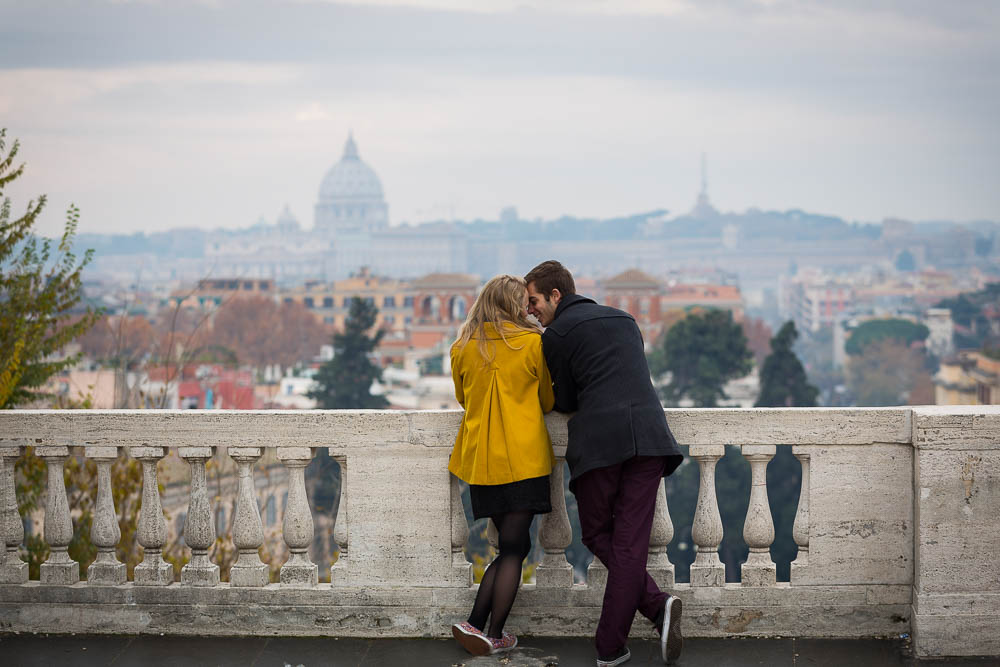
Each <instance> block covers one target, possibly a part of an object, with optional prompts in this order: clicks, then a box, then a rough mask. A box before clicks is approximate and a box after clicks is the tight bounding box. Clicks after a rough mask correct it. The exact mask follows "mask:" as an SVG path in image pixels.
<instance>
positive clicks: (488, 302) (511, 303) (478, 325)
mask: <svg viewBox="0 0 1000 667" xmlns="http://www.w3.org/2000/svg"><path fill="white" fill-rule="evenodd" d="M526 292H527V286H526V285H525V282H524V281H523V280H521V279H520V278H517V277H515V276H508V275H501V276H496V277H495V278H491V279H490V280H489V282H487V283H486V284H485V285H483V289H482V291H480V292H479V296H477V297H476V302H475V303H473V304H472V308H471V309H470V310H469V315H468V317H466V318H465V323H464V324H463V325H462V329H461V330H460V331H459V332H458V338H457V339H456V340H455V342H454V343H453V344H452V350H453V351H457V350H461V349H462V348H464V347H465V345H466V344H467V343H468V342H469V341H470V340H472V339H473V338H475V339H477V340H478V342H479V354H480V355H481V356H482V358H483V363H484V364H485V365H489V364H490V363H492V362H493V359H494V358H495V357H496V345H495V343H493V341H491V340H489V339H488V338H487V335H486V323H487V322H489V323H490V324H492V325H493V328H494V329H496V331H497V333H498V334H499V335H500V339H501V340H503V342H504V345H506V346H507V347H509V348H510V349H512V350H519V349H521V348H519V347H514V346H513V345H511V344H510V342H509V341H508V340H507V334H506V332H505V331H504V329H505V327H504V324H505V323H510V324H512V325H514V329H515V330H516V331H530V332H534V333H539V334H540V333H542V328H541V327H540V326H538V324H536V323H535V322H534V321H533V320H529V319H528V314H527V312H525V310H524V295H525V293H526Z"/></svg>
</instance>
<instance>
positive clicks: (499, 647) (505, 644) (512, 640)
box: [486, 630, 517, 655]
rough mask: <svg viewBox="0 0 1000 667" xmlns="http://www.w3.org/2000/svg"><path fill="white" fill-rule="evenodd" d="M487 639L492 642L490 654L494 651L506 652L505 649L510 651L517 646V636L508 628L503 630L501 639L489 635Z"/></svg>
mask: <svg viewBox="0 0 1000 667" xmlns="http://www.w3.org/2000/svg"><path fill="white" fill-rule="evenodd" d="M486 641H488V642H489V643H490V655H492V654H494V653H504V652H505V651H510V650H511V649H513V648H514V647H515V646H517V637H515V636H514V635H512V634H510V633H509V632H507V631H506V630H504V631H503V633H502V636H501V637H500V638H499V639H494V638H493V637H487V638H486Z"/></svg>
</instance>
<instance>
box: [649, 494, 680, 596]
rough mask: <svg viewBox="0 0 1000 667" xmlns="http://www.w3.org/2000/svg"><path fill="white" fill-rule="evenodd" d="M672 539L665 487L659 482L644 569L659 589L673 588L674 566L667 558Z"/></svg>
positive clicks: (671, 523)
mask: <svg viewBox="0 0 1000 667" xmlns="http://www.w3.org/2000/svg"><path fill="white" fill-rule="evenodd" d="M672 539H674V524H673V522H672V521H671V520H670V511H669V510H668V508H667V487H666V484H665V480H663V479H661V480H660V486H659V488H658V489H657V491H656V508H655V509H654V510H653V529H652V530H651V531H650V533H649V556H648V557H647V558H646V569H647V571H648V572H649V574H650V576H651V577H653V580H654V581H656V583H657V584H658V585H659V586H660V588H673V587H674V564H673V563H671V562H670V559H669V558H668V557H667V545H668V544H670V540H672Z"/></svg>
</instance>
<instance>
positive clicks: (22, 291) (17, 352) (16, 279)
mask: <svg viewBox="0 0 1000 667" xmlns="http://www.w3.org/2000/svg"><path fill="white" fill-rule="evenodd" d="M5 136H6V130H4V129H0V196H2V195H3V192H4V188H5V187H6V186H7V184H8V183H11V182H12V181H14V180H15V179H17V178H18V177H19V176H21V175H22V174H23V173H24V165H23V164H22V165H20V166H17V167H14V159H15V158H16V156H17V152H18V148H19V143H18V142H17V141H15V142H14V145H13V146H11V149H10V152H8V153H7V154H6V156H4V150H5V148H6V144H5V143H4V137H5ZM44 207H45V196H44V195H42V196H40V197H39V198H38V199H37V200H36V201H30V202H28V206H27V209H26V210H25V212H24V214H23V215H22V216H21V217H18V218H13V219H12V218H11V202H10V198H8V197H3V201H2V204H0V408H10V407H13V406H15V405H18V404H20V403H24V402H26V401H28V400H30V399H31V398H33V397H35V396H36V393H35V392H33V391H32V390H33V389H37V388H38V387H41V386H42V385H43V384H44V383H45V381H46V380H48V378H49V377H50V376H52V375H53V374H55V373H58V372H59V371H61V370H63V369H65V368H67V367H69V366H71V365H72V364H73V363H75V362H76V361H77V359H76V357H71V358H67V359H62V360H55V359H54V358H53V355H54V354H55V353H56V352H58V351H59V350H60V349H61V348H62V347H64V346H65V345H66V344H67V343H69V342H70V341H72V340H73V339H74V338H76V337H77V336H79V335H80V334H82V333H83V332H85V331H86V330H87V329H89V328H90V327H91V326H93V324H94V322H96V321H97V319H98V317H99V316H100V313H98V312H95V311H94V310H92V309H90V308H88V309H87V310H86V312H85V313H84V314H83V315H82V316H80V317H73V316H72V312H73V311H74V309H75V308H76V306H77V304H78V303H79V301H80V297H81V296H82V288H81V279H80V276H81V272H82V271H83V268H84V267H85V266H86V265H87V264H88V263H89V262H90V260H91V257H92V256H93V251H91V250H88V251H87V252H86V253H85V255H84V257H83V259H82V260H81V261H80V262H79V263H78V262H77V259H76V256H75V255H74V254H73V251H72V245H73V237H74V236H75V235H76V228H77V224H78V222H79V218H80V212H79V210H78V209H77V208H76V207H75V206H70V208H69V211H68V212H67V214H66V225H65V228H64V231H63V235H62V238H61V239H60V241H59V243H58V245H57V246H56V247H55V248H52V242H51V241H50V240H49V239H41V240H40V239H39V238H38V237H36V236H35V235H34V234H33V233H32V231H31V228H32V226H33V225H34V224H35V222H36V221H37V220H38V216H39V215H40V214H41V212H42V210H43V209H44Z"/></svg>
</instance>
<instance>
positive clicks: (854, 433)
mask: <svg viewBox="0 0 1000 667" xmlns="http://www.w3.org/2000/svg"><path fill="white" fill-rule="evenodd" d="M461 414H462V413H461V411H460V410H413V411H404V410H274V411H271V410H248V411H229V410H14V411H0V447H15V446H21V445H28V444H58V445H103V446H137V445H151V446H190V445H203V446H216V447H230V446H254V447H337V448H353V447H370V446H376V445H386V444H410V445H419V446H424V447H450V446H451V445H452V443H453V442H454V438H455V433H456V431H457V429H458V424H459V421H460V419H461ZM666 414H667V420H668V421H669V423H670V426H671V429H672V430H673V432H674V435H675V436H676V437H677V440H678V441H679V442H680V443H682V444H699V445H702V444H705V445H718V444H734V445H757V444H761V445H772V444H774V445H793V444H794V445H832V444H837V445H866V444H872V443H899V444H909V443H911V442H918V443H919V442H924V443H929V442H930V441H931V439H932V438H933V437H935V436H934V434H932V433H930V431H932V430H933V431H937V430H940V429H950V431H949V434H950V435H951V436H955V437H960V436H961V433H960V432H961V431H962V430H963V429H965V430H967V431H969V432H975V433H976V434H977V436H976V437H980V436H981V437H982V438H988V437H992V436H991V434H993V435H1000V406H954V407H952V406H932V407H926V408H924V407H921V408H909V407H894V408H701V409H698V408H672V409H668V410H666ZM546 420H547V423H548V427H549V433H550V435H551V437H552V441H553V445H555V447H556V451H557V454H562V449H563V448H564V447H565V445H566V422H567V417H566V416H565V415H560V414H556V413H551V414H549V415H548V416H547V418H546ZM993 440H995V441H998V442H1000V438H993Z"/></svg>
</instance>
